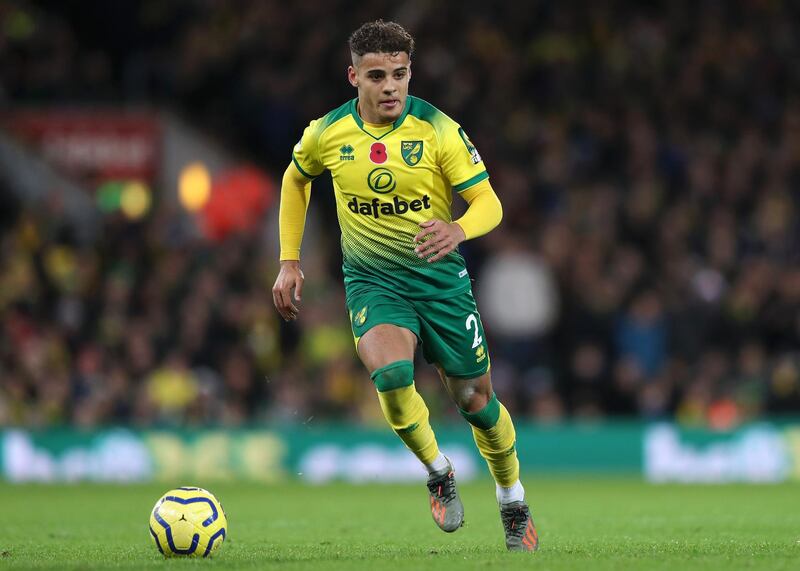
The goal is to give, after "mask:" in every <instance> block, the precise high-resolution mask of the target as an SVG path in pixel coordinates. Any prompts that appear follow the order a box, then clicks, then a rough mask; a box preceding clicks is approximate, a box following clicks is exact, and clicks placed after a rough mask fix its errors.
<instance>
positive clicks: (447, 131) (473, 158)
mask: <svg viewBox="0 0 800 571" xmlns="http://www.w3.org/2000/svg"><path fill="white" fill-rule="evenodd" d="M357 102H358V99H357V98H356V99H353V100H352V101H348V102H347V103H345V104H344V105H342V106H341V107H339V108H338V109H335V110H333V111H331V112H330V113H328V114H327V115H325V116H324V117H322V118H321V119H317V120H315V121H311V124H310V125H309V126H308V127H307V128H306V129H305V131H304V132H303V137H302V138H301V139H300V141H299V142H298V143H297V145H296V146H295V148H294V153H293V155H292V160H293V161H294V164H295V165H296V166H297V168H298V170H300V172H301V173H303V174H304V175H305V176H306V177H308V178H310V179H313V178H315V177H317V176H319V175H320V174H322V173H323V172H324V171H325V169H327V170H329V171H331V175H332V178H333V188H334V192H335V194H336V210H337V214H338V217H339V226H340V228H341V231H342V257H343V262H344V263H343V270H344V276H345V287H346V289H347V291H348V292H351V291H355V288H360V287H361V286H365V287H369V286H370V285H373V284H379V285H383V286H385V287H389V288H391V289H392V290H393V291H397V292H398V293H400V294H402V295H405V296H407V297H409V298H412V299H442V298H445V297H449V296H452V295H456V294H458V293H461V292H463V291H465V290H467V289H469V287H470V283H469V276H468V274H467V270H466V268H465V266H464V258H462V257H461V254H459V253H458V252H457V251H454V252H451V253H450V254H448V255H447V256H445V257H444V258H442V259H441V260H439V261H437V262H433V263H429V262H428V261H427V260H424V259H420V258H418V257H417V255H416V253H415V252H414V247H415V246H416V244H414V242H413V238H414V236H415V235H416V234H417V233H418V232H419V231H420V227H419V224H420V223H421V222H424V221H425V220H430V219H432V218H439V219H441V220H444V221H445V222H451V221H452V213H451V205H452V195H453V194H452V191H453V190H455V191H456V192H461V191H464V190H466V189H468V188H470V187H471V186H473V185H475V184H477V183H478V182H480V181H482V180H485V179H487V178H488V177H489V174H488V173H487V172H486V168H485V167H484V164H483V161H482V160H481V157H480V155H479V154H478V151H477V150H476V149H475V146H474V145H473V144H472V142H471V141H470V140H469V138H468V137H467V135H466V134H465V133H464V130H463V129H461V127H460V126H459V125H458V123H456V122H455V121H453V120H452V119H451V118H450V117H448V116H447V115H445V114H444V113H442V112H441V111H439V110H438V109H436V108H435V107H434V106H433V105H431V104H430V103H427V102H426V101H423V100H422V99H419V98H417V97H412V96H409V97H408V99H407V100H406V106H405V109H404V110H403V113H402V115H400V117H399V118H398V119H397V121H395V122H394V123H393V124H391V125H371V124H369V123H364V121H363V120H362V119H361V117H360V116H359V114H358V111H357V107H356V106H357Z"/></svg>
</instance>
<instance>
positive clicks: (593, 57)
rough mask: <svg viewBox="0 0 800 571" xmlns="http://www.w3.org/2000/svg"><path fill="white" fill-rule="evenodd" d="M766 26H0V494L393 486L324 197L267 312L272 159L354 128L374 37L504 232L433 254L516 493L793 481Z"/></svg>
mask: <svg viewBox="0 0 800 571" xmlns="http://www.w3.org/2000/svg"><path fill="white" fill-rule="evenodd" d="M798 11H799V10H798V6H797V5H796V4H794V3H792V2H779V1H759V0H752V1H742V2H738V3H725V2H699V3H698V2H685V1H679V2H656V3H648V7H642V6H639V5H637V3H610V2H609V3H605V2H592V3H590V4H588V5H587V4H584V3H580V2H532V3H508V4H507V5H506V4H504V5H502V6H498V7H496V8H494V9H492V10H491V11H489V10H487V9H486V7H485V6H484V5H483V3H478V2H468V1H467V2H437V3H430V4H429V3H426V2H406V3H397V2H388V1H380V0H379V1H375V2H370V3H368V4H361V3H352V2H343V1H332V2H322V1H306V2H295V3H285V2H277V1H256V0H250V1H242V2H236V3H231V2H224V1H213V0H208V1H187V2H176V3H168V2H160V1H155V0H148V1H142V2H134V1H125V0H123V1H117V2H100V1H82V2H79V1H77V0H76V1H65V2H58V3H51V2H43V1H42V2H30V1H24V0H5V1H4V2H2V4H0V110H1V113H0V201H1V202H0V325H1V326H2V329H1V330H0V469H2V474H3V476H4V477H5V478H7V479H9V480H12V481H25V480H78V479H92V480H148V479H151V478H157V479H159V480H162V481H175V480H176V479H179V478H192V477H202V478H206V479H208V480H213V479H215V478H220V479H225V478H228V479H230V478H241V477H246V478H254V479H259V480H270V481H277V480H282V479H286V478H301V479H309V480H311V481H324V480H327V479H330V478H349V479H356V480H371V479H376V478H381V477H384V478H389V479H407V478H409V479H420V478H423V477H424V475H423V474H422V473H421V472H420V470H419V469H418V468H417V467H416V466H415V465H414V463H413V458H411V457H410V455H408V454H407V453H406V452H404V450H403V449H402V447H401V446H400V444H399V442H397V441H396V440H395V439H394V436H393V435H392V434H390V433H389V431H388V429H387V428H385V427H384V422H383V420H382V417H381V414H380V409H379V408H378V405H377V399H376V398H375V396H374V389H373V387H372V386H371V384H370V382H369V379H368V376H367V375H366V374H365V373H364V371H363V370H362V367H361V366H360V364H359V363H358V362H357V361H356V359H355V356H354V353H353V348H352V339H351V336H350V332H349V328H348V324H347V321H346V314H345V311H344V298H343V290H342V286H341V270H340V267H339V266H340V263H341V257H340V253H339V248H338V229H337V226H336V221H335V211H334V206H333V200H332V197H331V189H330V182H329V180H324V179H323V180H321V181H318V182H316V183H315V186H314V191H313V195H312V205H313V206H312V209H311V211H310V214H309V223H308V225H307V233H306V237H305V240H304V245H303V269H304V271H305V274H306V277H307V282H306V291H305V295H304V301H303V309H302V314H301V319H300V320H299V321H298V322H297V323H292V324H286V323H283V322H282V321H281V320H280V319H279V318H278V315H277V313H276V312H275V311H274V308H273V307H272V298H271V293H270V289H271V286H272V283H273V281H274V278H275V275H276V273H277V252H278V249H277V220H276V207H277V204H278V197H279V189H278V186H277V185H278V183H279V179H280V175H281V173H282V171H283V169H284V168H285V166H286V165H287V164H288V161H289V160H290V152H291V148H292V146H293V145H294V143H295V142H296V140H297V139H298V138H299V135H300V134H301V132H302V128H303V127H304V125H306V124H307V122H308V121H309V120H311V119H312V118H316V117H318V116H321V115H322V114H324V113H325V112H327V111H328V110H329V109H331V108H333V107H335V106H337V105H339V104H340V103H341V102H343V101H344V100H346V99H349V98H351V97H353V96H354V95H355V94H354V92H353V90H352V88H351V87H350V86H349V84H348V83H347V82H346V79H345V69H346V66H347V63H348V53H347V49H346V38H347V36H348V34H349V33H350V32H351V31H352V30H353V29H354V28H355V27H357V26H358V25H360V24H361V23H362V22H364V21H366V20H369V19H373V18H375V17H377V16H383V17H385V18H387V19H396V20H398V21H400V22H401V23H403V24H404V25H406V26H407V27H408V28H409V30H410V31H411V32H412V33H413V34H414V35H415V37H416V41H417V54H416V57H415V58H414V63H413V72H414V77H413V79H412V83H411V92H412V93H413V94H415V95H417V96H419V97H422V98H424V99H427V100H429V101H431V102H432V103H434V104H435V105H437V106H438V107H440V108H441V109H442V110H443V111H445V112H446V113H448V114H449V115H450V116H452V117H454V118H455V119H456V120H458V121H459V122H460V123H461V124H462V125H463V126H464V128H465V130H466V131H467V132H468V133H469V135H470V137H471V139H472V140H473V141H474V142H475V144H476V146H477V147H478V149H479V150H480V152H481V155H482V156H483V158H484V161H485V162H486V165H487V168H488V170H489V172H490V175H491V177H492V179H491V180H492V183H493V186H494V188H495V189H496V190H497V192H498V194H499V196H500V198H501V200H502V202H503V204H504V206H505V217H504V220H503V223H502V225H501V226H500V228H498V229H497V230H495V231H494V232H493V233H491V234H490V235H489V236H486V237H483V238H481V239H478V240H475V241H472V242H468V243H466V244H464V245H463V246H462V252H463V254H464V255H465V257H466V259H467V262H468V265H469V267H470V269H471V273H472V275H473V276H475V277H476V283H475V290H476V295H477V296H478V300H479V307H480V308H481V311H482V317H483V320H484V324H485V327H486V331H487V335H488V338H489V342H490V350H491V356H492V371H493V381H494V384H495V388H496V390H497V392H498V393H499V394H500V396H501V398H502V399H503V402H504V403H505V404H506V406H508V408H509V409H510V411H511V413H512V415H513V416H514V418H515V419H516V422H517V424H518V427H519V434H520V437H519V444H520V451H521V458H522V461H523V463H524V465H523V467H524V469H525V470H526V471H531V472H535V471H548V470H549V471H560V472H563V471H590V472H596V471H603V472H609V471H616V472H625V473H640V474H641V473H644V474H646V475H648V476H649V477H650V478H652V479H654V480H671V479H677V480H700V481H718V480H719V481H727V480H747V481H752V480H756V481H780V480H785V479H796V478H798V477H800V424H798V423H797V422H796V421H795V420H793V418H794V417H796V416H797V415H798V413H800V352H799V351H798V347H800V344H799V343H800V248H799V247H798V246H800V222H798V221H799V220H800V217H798V208H800V98H798V93H800V68H799V67H798V66H797V62H798V61H800V40H798V37H797V34H796V29H795V28H796V26H794V25H793V24H792V23H793V22H797V21H800V20H799V19H800V14H799V13H798ZM416 379H417V383H418V386H419V387H420V390H421V392H422V393H423V395H424V396H425V398H426V400H427V402H428V404H429V407H430V408H431V410H432V415H433V418H434V423H435V424H434V427H435V428H436V429H437V431H438V432H439V433H440V436H441V438H442V440H443V442H444V443H445V449H446V450H449V451H450V453H451V455H453V456H455V457H457V458H459V459H460V466H461V470H462V474H463V475H464V477H465V478H468V477H471V476H480V475H485V474H486V471H485V468H484V466H483V464H482V461H481V459H480V458H479V457H478V456H477V454H476V452H475V451H474V449H473V447H472V445H471V443H470V434H469V430H468V427H467V426H466V425H465V424H464V423H463V421H462V420H461V419H460V417H459V416H458V415H457V413H456V410H455V408H454V406H452V405H451V404H450V403H449V402H448V401H447V400H446V397H445V393H444V391H443V390H442V388H441V387H440V386H439V381H438V379H437V378H436V376H435V372H434V370H433V369H431V368H429V367H420V368H419V369H418V371H417V373H416Z"/></svg>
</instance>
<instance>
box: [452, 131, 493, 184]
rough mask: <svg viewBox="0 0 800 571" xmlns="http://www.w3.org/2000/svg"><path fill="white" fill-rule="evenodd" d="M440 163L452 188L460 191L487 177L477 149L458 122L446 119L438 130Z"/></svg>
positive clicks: (487, 174)
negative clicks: (444, 124)
mask: <svg viewBox="0 0 800 571" xmlns="http://www.w3.org/2000/svg"><path fill="white" fill-rule="evenodd" d="M440 144H441V145H442V149H441V154H440V165H441V167H442V172H443V173H444V176H445V178H446V179H447V180H448V181H449V182H450V185H451V186H452V187H453V190H455V191H456V192H461V191H462V190H466V189H468V188H470V187H471V186H474V185H476V184H477V183H479V182H481V181H482V180H486V179H487V178H489V173H488V172H486V166H485V165H484V164H483V159H481V155H480V153H478V149H476V148H475V145H473V144H472V141H470V139H469V137H467V134H466V133H465V132H464V129H462V128H461V127H460V126H459V124H458V123H456V122H454V121H448V122H447V124H446V126H445V127H444V128H443V129H442V131H440Z"/></svg>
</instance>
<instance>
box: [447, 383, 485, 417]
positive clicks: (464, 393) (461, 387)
mask: <svg viewBox="0 0 800 571" xmlns="http://www.w3.org/2000/svg"><path fill="white" fill-rule="evenodd" d="M447 384H448V387H449V388H450V394H451V395H452V397H453V400H454V401H455V403H456V405H458V408H459V409H460V410H462V411H464V412H470V413H475V412H478V411H480V410H481V409H483V408H484V407H485V406H486V405H487V404H489V400H491V398H492V395H493V394H494V392H493V391H492V384H491V383H490V382H489V381H488V380H485V379H484V378H483V377H481V378H478V379H469V380H462V379H448V380H447Z"/></svg>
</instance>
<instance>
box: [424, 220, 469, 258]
mask: <svg viewBox="0 0 800 571" xmlns="http://www.w3.org/2000/svg"><path fill="white" fill-rule="evenodd" d="M419 226H420V228H422V230H420V233H419V234H417V235H416V236H414V243H415V244H417V247H416V248H414V252H415V253H416V254H417V256H418V257H420V258H428V263H430V262H435V261H437V260H441V259H442V258H443V257H445V256H446V255H447V254H449V253H450V252H452V251H453V250H455V249H456V247H457V246H458V245H459V244H460V243H461V242H463V241H464V240H466V239H467V237H466V236H465V235H464V230H463V229H462V228H461V226H459V225H458V224H456V223H455V222H451V223H449V224H448V223H447V222H445V221H444V220H439V219H438V218H434V219H433V220H426V221H425V222H422V223H421V224H420V225H419Z"/></svg>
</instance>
